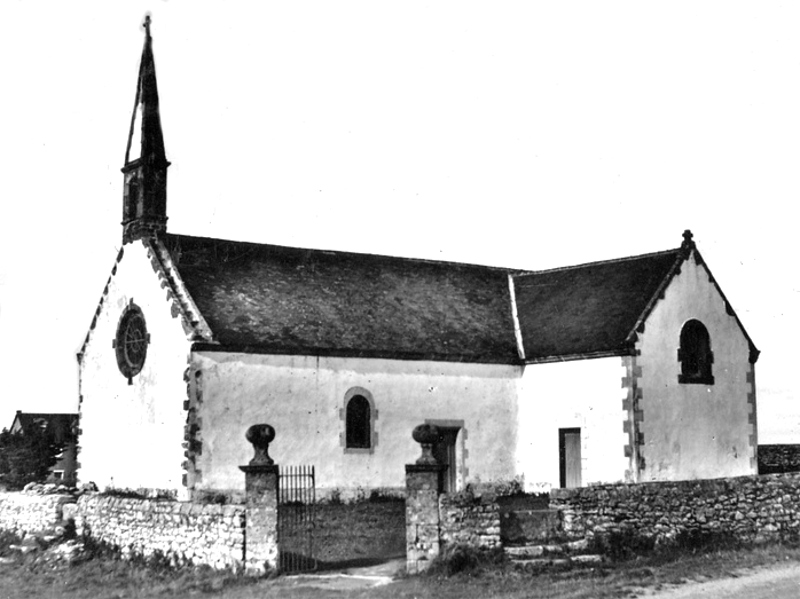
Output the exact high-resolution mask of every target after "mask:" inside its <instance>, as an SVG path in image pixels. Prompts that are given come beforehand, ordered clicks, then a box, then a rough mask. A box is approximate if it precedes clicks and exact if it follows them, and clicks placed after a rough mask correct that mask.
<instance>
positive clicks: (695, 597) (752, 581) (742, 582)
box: [647, 562, 800, 599]
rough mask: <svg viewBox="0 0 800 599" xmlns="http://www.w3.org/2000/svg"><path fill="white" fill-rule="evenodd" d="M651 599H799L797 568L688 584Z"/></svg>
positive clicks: (782, 566) (783, 566)
mask: <svg viewBox="0 0 800 599" xmlns="http://www.w3.org/2000/svg"><path fill="white" fill-rule="evenodd" d="M647 596H648V597H651V598H655V599H796V598H797V597H800V566H799V565H798V564H797V563H796V562H792V563H790V564H778V565H774V566H766V567H764V568H759V569H758V570H755V571H751V572H744V573H739V574H737V575H736V576H735V577H732V578H724V579H720V580H712V581H709V582H688V583H686V585H684V586H679V587H674V588H671V589H665V590H663V591H655V592H652V593H647Z"/></svg>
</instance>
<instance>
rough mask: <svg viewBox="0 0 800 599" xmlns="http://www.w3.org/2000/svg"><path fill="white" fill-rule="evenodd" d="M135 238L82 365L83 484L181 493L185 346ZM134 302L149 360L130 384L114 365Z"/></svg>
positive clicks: (145, 253)
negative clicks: (124, 317) (122, 323)
mask: <svg viewBox="0 0 800 599" xmlns="http://www.w3.org/2000/svg"><path fill="white" fill-rule="evenodd" d="M160 283H161V282H160V281H159V278H158V275H157V274H156V272H155V271H154V270H153V267H152V266H151V262H150V257H149V256H148V250H147V248H146V247H145V246H144V245H143V243H142V242H140V241H136V242H133V243H130V244H127V245H125V246H124V254H123V257H122V260H121V261H120V262H119V264H118V265H117V267H116V273H115V274H114V275H113V276H112V277H111V279H110V282H109V285H108V291H107V292H106V293H105V294H104V296H103V301H102V305H101V308H100V312H99V314H98V315H97V319H96V323H95V326H94V328H93V330H91V331H90V334H89V339H88V343H87V344H86V347H85V349H84V355H83V358H82V360H81V366H80V393H81V396H82V401H81V404H80V428H81V435H80V438H79V441H78V443H79V447H80V453H79V455H78V462H79V464H80V468H79V471H78V476H79V480H80V482H83V483H85V482H89V481H92V482H94V483H95V484H97V485H98V487H99V488H100V489H101V490H102V489H105V488H106V487H114V488H129V489H139V488H147V489H166V490H173V491H180V490H181V489H182V488H183V486H182V481H181V478H182V474H183V469H182V462H183V461H184V459H185V458H184V449H183V447H182V443H183V438H184V424H185V422H186V412H185V411H184V405H183V404H184V400H186V397H187V395H186V394H187V391H186V382H185V380H184V373H185V372H186V370H187V368H188V361H189V353H190V352H189V343H188V341H187V339H186V334H185V333H184V331H183V327H182V325H181V321H180V318H179V317H173V315H172V313H171V301H168V299H167V291H166V289H164V288H162V286H161V284H160ZM131 300H133V301H134V302H135V303H136V304H137V305H138V306H139V307H140V308H141V309H142V311H143V313H144V318H145V321H146V324H147V329H148V331H149V333H150V344H149V345H148V347H147V358H146V361H145V363H144V367H143V369H142V371H141V372H140V373H139V374H137V375H136V376H134V377H133V378H132V383H133V384H132V385H129V384H128V380H127V379H126V378H125V377H123V375H122V374H121V373H120V371H119V369H118V368H117V362H116V354H115V350H114V348H113V347H112V341H113V340H114V338H115V336H116V332H117V324H118V322H119V318H120V315H121V314H122V312H123V310H124V309H125V307H126V306H127V305H128V303H129V302H130V301H131Z"/></svg>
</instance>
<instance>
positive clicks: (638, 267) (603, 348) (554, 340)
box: [514, 248, 682, 361]
mask: <svg viewBox="0 0 800 599" xmlns="http://www.w3.org/2000/svg"><path fill="white" fill-rule="evenodd" d="M681 260H682V249H681V248H677V249H674V250H669V251H665V252H659V253H655V254H646V255H643V256H634V257H630V258H622V259H619V260H610V261H606V262H594V263H591V264H582V265H579V266H572V267H567V268H558V269H554V270H547V271H541V272H534V273H529V274H523V275H520V276H517V277H515V279H514V283H515V294H516V299H517V312H518V315H519V322H520V330H521V332H522V339H523V346H524V349H525V358H526V359H527V360H529V361H532V360H533V361H535V360H542V359H546V358H549V357H556V356H561V357H563V356H576V355H591V354H598V353H620V354H623V353H626V351H629V347H630V345H631V344H630V339H629V336H630V335H631V333H633V332H634V329H635V327H636V326H637V323H638V320H639V318H640V317H641V316H643V315H644V314H645V311H646V309H647V308H648V306H649V305H650V303H651V300H652V299H653V298H654V297H656V295H657V293H658V292H659V289H660V288H661V286H662V285H666V283H667V282H668V281H669V279H670V278H671V276H670V275H671V272H673V269H674V268H676V267H677V266H678V264H679V263H680V261H681Z"/></svg>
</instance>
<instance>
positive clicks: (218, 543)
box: [74, 495, 245, 570]
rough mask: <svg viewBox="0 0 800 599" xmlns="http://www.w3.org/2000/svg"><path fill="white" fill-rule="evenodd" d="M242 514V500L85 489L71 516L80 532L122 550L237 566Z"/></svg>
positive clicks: (179, 560) (241, 542) (241, 551)
mask: <svg viewBox="0 0 800 599" xmlns="http://www.w3.org/2000/svg"><path fill="white" fill-rule="evenodd" d="M244 514H245V508H244V506H243V505H201V504H195V503H186V502H177V501H157V500H150V499H131V498H124V497H113V496H107V495H84V496H82V497H80V499H79V500H78V503H77V506H76V508H75V516H74V518H75V527H76V532H77V533H78V534H85V535H88V536H90V537H91V538H93V539H95V540H97V541H101V542H104V543H107V544H109V545H111V546H114V547H117V548H119V549H120V550H121V551H122V552H123V554H135V555H141V556H144V557H149V556H153V555H156V554H161V555H162V556H164V557H165V558H166V559H168V560H170V561H171V562H172V563H174V564H176V565H180V564H185V563H189V562H191V563H192V564H195V565H201V564H202V565H208V566H211V567H212V568H216V569H224V568H229V569H233V570H238V569H240V568H241V566H242V557H243V555H244Z"/></svg>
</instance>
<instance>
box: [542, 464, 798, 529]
mask: <svg viewBox="0 0 800 599" xmlns="http://www.w3.org/2000/svg"><path fill="white" fill-rule="evenodd" d="M550 507H551V508H557V509H559V510H561V512H562V518H563V526H564V532H565V533H567V534H568V535H571V536H587V537H591V536H593V535H595V534H601V533H608V532H633V533H635V534H640V535H642V536H647V537H654V538H655V541H656V542H657V543H662V542H665V541H667V542H668V541H669V540H671V539H673V538H675V537H676V536H677V535H678V534H680V533H681V532H683V531H700V532H711V533H728V534H732V535H734V536H735V537H737V538H739V539H742V540H745V541H755V542H762V541H768V540H779V539H783V538H794V537H795V536H796V535H798V533H800V473H798V474H771V475H766V476H740V477H734V478H721V479H710V480H696V481H679V482H656V483H639V484H635V485H599V486H593V487H585V488H580V489H556V490H553V491H552V492H551V495H550Z"/></svg>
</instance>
